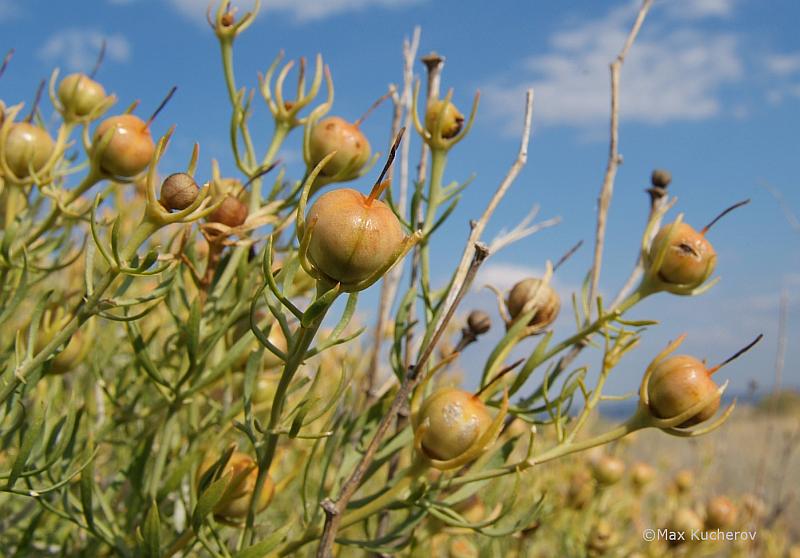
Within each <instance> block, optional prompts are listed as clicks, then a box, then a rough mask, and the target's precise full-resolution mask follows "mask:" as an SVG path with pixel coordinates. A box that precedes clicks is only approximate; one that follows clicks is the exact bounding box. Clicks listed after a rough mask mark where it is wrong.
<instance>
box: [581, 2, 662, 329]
mask: <svg viewBox="0 0 800 558" xmlns="http://www.w3.org/2000/svg"><path fill="white" fill-rule="evenodd" d="M652 5H653V0H643V2H642V5H641V7H640V8H639V13H638V15H637V16H636V21H635V22H634V24H633V27H631V31H630V33H629V34H628V38H627V39H626V40H625V45H624V46H623V47H622V50H621V51H620V52H619V54H618V55H617V57H616V59H615V60H614V61H613V62H612V63H611V66H610V71H611V124H610V128H611V133H610V135H611V139H610V142H609V154H608V164H607V166H606V173H605V176H604V178H603V186H602V187H601V189H600V200H599V205H598V208H597V230H596V232H595V246H594V259H593V261H592V273H591V279H590V282H589V297H588V300H594V296H595V294H596V293H597V289H598V284H599V282H600V267H601V266H602V262H603V244H604V242H605V236H606V221H607V219H608V208H609V206H610V205H611V196H612V194H613V193H614V179H615V178H616V175H617V168H618V167H619V165H620V164H621V163H622V156H621V155H620V153H619V79H620V70H621V69H622V65H623V64H624V63H625V57H626V56H627V55H628V51H630V49H631V47H632V46H633V43H634V41H635V40H636V36H637V35H638V34H639V30H640V29H641V28H642V24H643V23H644V19H645V17H646V16H647V12H649V11H650V7H651V6H652ZM587 319H589V316H587Z"/></svg>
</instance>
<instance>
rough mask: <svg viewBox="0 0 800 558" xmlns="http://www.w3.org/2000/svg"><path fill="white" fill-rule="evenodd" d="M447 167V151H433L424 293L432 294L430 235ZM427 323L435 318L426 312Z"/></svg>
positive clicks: (423, 261)
mask: <svg viewBox="0 0 800 558" xmlns="http://www.w3.org/2000/svg"><path fill="white" fill-rule="evenodd" d="M446 166H447V151H445V150H443V149H432V150H431V178H430V183H429V184H430V185H429V187H428V204H427V207H426V208H425V217H424V220H423V222H422V233H423V235H424V237H425V238H424V239H423V241H422V245H421V247H420V256H421V257H420V269H421V274H420V282H421V284H422V292H424V293H426V294H427V293H429V292H430V248H429V246H428V235H429V234H430V232H431V230H432V229H433V225H434V224H435V223H436V213H437V211H438V209H439V205H440V204H441V203H442V177H443V176H444V169H445V167H446ZM425 316H426V318H427V323H429V324H430V323H431V321H432V319H433V316H432V315H431V314H430V312H429V311H426V313H425Z"/></svg>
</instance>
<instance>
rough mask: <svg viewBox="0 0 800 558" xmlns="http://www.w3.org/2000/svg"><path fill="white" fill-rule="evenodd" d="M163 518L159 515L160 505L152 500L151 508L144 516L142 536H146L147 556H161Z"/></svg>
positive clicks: (145, 547)
mask: <svg viewBox="0 0 800 558" xmlns="http://www.w3.org/2000/svg"><path fill="white" fill-rule="evenodd" d="M160 536H161V519H160V518H159V515H158V505H157V504H156V501H155V500H151V501H150V509H149V510H147V516H146V517H145V518H144V527H143V528H142V537H143V538H144V548H143V550H144V555H145V556H146V557H147V558H159V557H160V556H161V542H160Z"/></svg>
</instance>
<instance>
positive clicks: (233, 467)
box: [196, 451, 275, 521]
mask: <svg viewBox="0 0 800 558" xmlns="http://www.w3.org/2000/svg"><path fill="white" fill-rule="evenodd" d="M217 459H219V456H213V455H209V456H207V457H206V458H205V459H204V460H203V463H202V464H201V465H200V467H199V468H198V470H197V479H196V482H197V483H199V482H200V479H201V478H202V476H203V475H204V474H205V473H206V471H208V470H209V469H210V468H211V466H212V465H213V464H214V463H215V462H216V460H217ZM247 470H249V471H250V472H249V473H247V474H246V476H244V478H242V479H241V480H240V481H239V482H238V483H237V484H236V485H229V487H228V490H229V492H227V491H226V494H225V495H224V496H223V498H222V499H221V500H220V501H219V502H218V503H217V505H216V506H214V515H216V516H217V517H220V518H223V519H227V520H234V521H235V520H242V519H244V518H246V517H247V513H248V511H249V510H250V499H251V498H252V496H253V491H254V490H255V488H256V479H257V477H258V466H257V465H256V462H255V461H254V460H253V458H252V457H250V456H249V455H247V454H246V453H241V452H238V451H237V452H234V453H233V454H232V455H231V457H230V459H229V460H228V463H227V464H226V465H225V470H224V471H223V472H222V474H221V475H220V478H222V477H223V476H225V475H230V482H231V483H233V482H234V481H235V480H236V478H237V476H238V475H240V474H244V471H247ZM274 492H275V484H274V483H273V482H272V479H271V478H270V477H269V476H267V478H266V481H265V482H264V486H263V487H262V489H261V492H260V493H259V495H258V501H257V504H256V511H261V510H263V509H264V508H266V507H267V506H268V505H269V503H270V502H271V501H272V496H273V494H274Z"/></svg>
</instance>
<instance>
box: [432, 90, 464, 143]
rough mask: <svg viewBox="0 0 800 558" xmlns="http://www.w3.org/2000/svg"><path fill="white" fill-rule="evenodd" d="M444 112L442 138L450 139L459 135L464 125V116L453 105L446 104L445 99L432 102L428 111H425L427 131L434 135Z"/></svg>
mask: <svg viewBox="0 0 800 558" xmlns="http://www.w3.org/2000/svg"><path fill="white" fill-rule="evenodd" d="M442 111H444V116H443V117H442V137H443V138H445V139H450V138H452V137H455V136H456V135H458V133H459V132H460V131H461V128H462V126H463V125H464V115H463V114H461V112H460V111H459V110H458V108H456V106H455V105H454V104H453V103H450V102H445V101H444V100H443V99H437V100H435V101H431V103H430V104H429V105H428V110H426V111H425V129H426V130H427V131H428V133H430V134H433V133H434V131H435V130H436V125H437V123H438V122H439V115H441V114H442Z"/></svg>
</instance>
